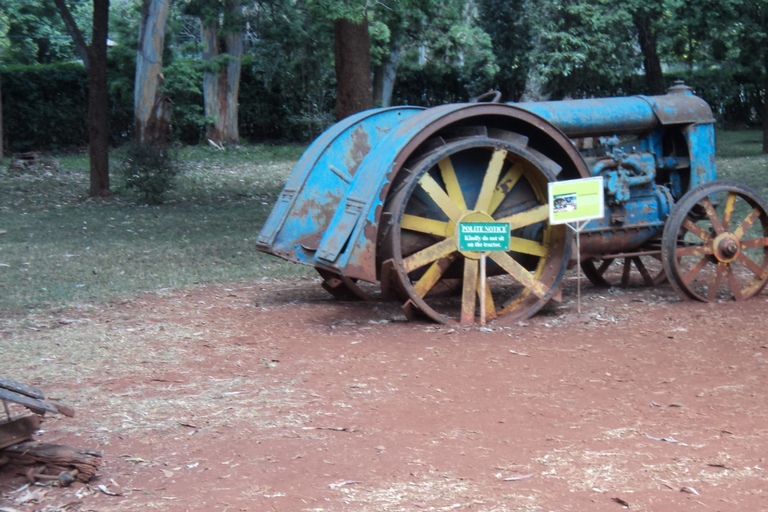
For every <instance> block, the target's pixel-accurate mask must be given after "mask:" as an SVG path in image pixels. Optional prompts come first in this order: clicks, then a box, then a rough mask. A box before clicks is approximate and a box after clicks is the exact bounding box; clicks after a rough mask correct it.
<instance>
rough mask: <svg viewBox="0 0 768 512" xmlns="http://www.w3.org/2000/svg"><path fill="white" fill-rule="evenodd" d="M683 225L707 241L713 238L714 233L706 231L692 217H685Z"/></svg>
mask: <svg viewBox="0 0 768 512" xmlns="http://www.w3.org/2000/svg"><path fill="white" fill-rule="evenodd" d="M682 226H683V227H684V228H685V229H687V230H688V231H689V232H691V233H693V234H694V235H696V236H697V237H699V238H701V239H702V240H704V241H705V242H706V241H709V240H712V235H710V234H709V232H707V231H705V230H704V229H703V228H702V227H700V226H698V225H697V224H695V223H694V222H693V221H692V220H691V219H685V220H684V221H683V224H682Z"/></svg>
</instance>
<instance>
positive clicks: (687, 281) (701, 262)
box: [683, 256, 709, 285]
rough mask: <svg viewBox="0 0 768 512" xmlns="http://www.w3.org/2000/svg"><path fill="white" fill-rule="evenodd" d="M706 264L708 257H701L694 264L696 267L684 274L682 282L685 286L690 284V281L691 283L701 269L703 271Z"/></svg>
mask: <svg viewBox="0 0 768 512" xmlns="http://www.w3.org/2000/svg"><path fill="white" fill-rule="evenodd" d="M708 262H709V257H708V256H703V257H702V258H701V259H700V260H699V261H698V262H697V263H696V265H694V266H693V267H691V269H690V270H689V271H688V272H686V273H685V275H684V276H683V282H684V283H685V284H686V285H689V284H691V281H693V280H694V279H695V278H696V276H697V275H698V274H699V272H701V269H703V268H704V267H705V266H706V264H707V263H708Z"/></svg>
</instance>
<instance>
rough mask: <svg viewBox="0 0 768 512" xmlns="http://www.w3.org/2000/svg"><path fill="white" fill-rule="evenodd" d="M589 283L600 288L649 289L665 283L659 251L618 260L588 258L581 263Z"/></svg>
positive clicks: (665, 277)
mask: <svg viewBox="0 0 768 512" xmlns="http://www.w3.org/2000/svg"><path fill="white" fill-rule="evenodd" d="M581 269H582V270H583V271H584V275H585V276H587V279H589V282H590V283H592V284H593V285H594V286H598V287H601V288H611V287H621V288H633V287H651V286H658V285H659V284H661V283H663V282H664V281H666V279H667V276H666V274H665V272H664V265H663V264H662V262H661V251H658V252H653V253H649V254H636V255H633V256H626V257H619V258H589V259H588V260H585V261H582V262H581Z"/></svg>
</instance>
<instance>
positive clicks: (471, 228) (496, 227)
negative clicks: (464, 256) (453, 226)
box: [459, 222, 509, 252]
mask: <svg viewBox="0 0 768 512" xmlns="http://www.w3.org/2000/svg"><path fill="white" fill-rule="evenodd" d="M459 250H460V251H479V252H482V251H508V250H509V224H508V223H506V222H461V223H459Z"/></svg>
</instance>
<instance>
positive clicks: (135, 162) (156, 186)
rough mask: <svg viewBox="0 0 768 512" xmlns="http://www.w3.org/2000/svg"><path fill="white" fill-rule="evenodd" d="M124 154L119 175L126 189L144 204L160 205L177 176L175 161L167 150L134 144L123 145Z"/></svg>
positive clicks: (177, 169)
mask: <svg viewBox="0 0 768 512" xmlns="http://www.w3.org/2000/svg"><path fill="white" fill-rule="evenodd" d="M124 152H125V154H124V156H123V158H122V162H121V164H120V167H119V172H120V174H121V175H122V177H123V179H124V180H125V188H126V189H128V190H133V191H135V192H136V193H137V194H138V195H139V197H140V200H141V201H143V202H145V203H147V204H161V203H162V202H163V200H164V199H165V195H166V194H167V193H168V191H169V190H171V188H173V185H174V179H175V178H176V176H177V175H178V174H179V166H178V165H177V163H176V159H175V158H174V157H173V155H172V154H171V153H170V152H169V151H168V150H161V149H158V148H156V147H154V146H151V145H149V144H139V143H135V142H132V143H129V144H126V146H125V148H124Z"/></svg>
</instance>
